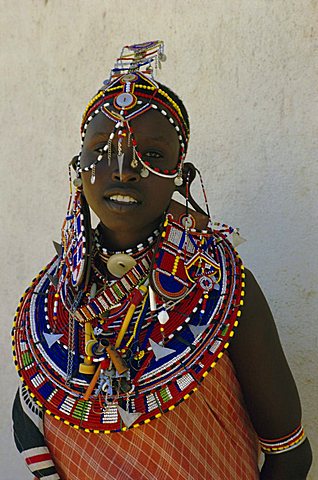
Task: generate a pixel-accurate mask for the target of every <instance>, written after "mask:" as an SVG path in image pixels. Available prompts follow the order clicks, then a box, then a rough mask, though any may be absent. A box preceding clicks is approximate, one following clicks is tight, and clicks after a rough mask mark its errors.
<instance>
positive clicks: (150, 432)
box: [45, 355, 259, 480]
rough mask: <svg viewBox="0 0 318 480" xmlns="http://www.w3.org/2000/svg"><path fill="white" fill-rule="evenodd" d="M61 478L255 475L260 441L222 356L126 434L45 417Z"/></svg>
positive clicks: (229, 479)
mask: <svg viewBox="0 0 318 480" xmlns="http://www.w3.org/2000/svg"><path fill="white" fill-rule="evenodd" d="M45 437H46V441H47V445H48V447H49V450H50V451H51V453H52V456H53V460H54V462H55V464H56V467H57V470H58V472H59V474H60V476H61V479H62V480H105V478H107V480H113V479H116V480H129V479H132V480H211V479H213V480H256V479H259V470H258V453H259V445H258V439H257V436H256V433H255V431H254V429H253V427H252V424H251V422H250V419H249V417H248V415H247V412H246V409H245V406H244V402H243V399H242V393H241V390H240V386H239V383H238V381H237V379H236V376H235V372H234V369H233V366H232V364H231V362H230V360H229V358H228V356H227V355H224V356H223V358H222V359H221V360H220V361H219V362H218V364H217V366H216V368H215V369H213V370H212V371H211V372H210V373H209V375H208V376H207V377H206V378H205V380H204V382H203V384H202V386H201V387H199V389H198V391H197V392H196V393H194V394H193V395H191V396H190V398H189V399H188V400H186V401H184V402H183V403H181V404H180V405H179V406H177V407H176V408H175V410H173V411H172V412H169V413H167V414H165V415H163V416H162V417H161V418H159V419H156V420H154V421H152V422H150V423H149V424H148V425H143V426H141V427H138V428H135V429H132V430H128V431H127V432H123V433H113V434H110V435H106V434H93V433H85V432H83V431H79V430H75V429H73V428H71V427H68V426H67V425H65V424H63V423H62V422H60V421H58V420H55V419H54V418H52V417H49V416H47V415H46V416H45Z"/></svg>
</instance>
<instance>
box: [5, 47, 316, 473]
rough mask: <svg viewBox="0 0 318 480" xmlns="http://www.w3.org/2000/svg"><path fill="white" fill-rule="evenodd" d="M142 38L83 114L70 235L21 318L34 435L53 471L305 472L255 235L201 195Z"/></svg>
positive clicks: (157, 54)
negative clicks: (255, 270) (259, 276)
mask: <svg viewBox="0 0 318 480" xmlns="http://www.w3.org/2000/svg"><path fill="white" fill-rule="evenodd" d="M125 48H126V49H127V51H128V53H126V50H125V49H124V51H123V52H122V54H121V57H120V58H119V59H118V61H117V63H116V65H115V68H114V69H113V70H112V72H111V76H110V79H109V80H108V81H106V82H104V86H103V87H102V88H101V90H100V91H99V92H98V93H97V95H96V96H95V97H94V98H93V99H92V100H91V102H90V103H89V105H88V107H87V109H86V110H85V112H84V116H83V121H82V148H81V152H80V154H79V156H78V157H75V158H74V159H73V161H72V162H71V166H72V167H73V169H74V170H75V179H74V181H73V183H74V186H75V188H76V191H75V193H74V195H72V193H71V196H70V202H69V207H68V211H67V215H66V219H65V222H64V225H63V228H62V245H57V246H56V247H57V256H56V257H55V258H54V259H53V260H52V262H51V263H50V264H49V265H48V266H47V268H46V269H44V270H43V271H42V272H40V274H39V275H38V276H37V278H36V279H35V280H34V281H33V282H32V284H31V286H30V288H29V289H28V290H27V292H26V293H25V295H24V296H23V297H22V299H21V302H20V304H19V308H18V311H17V314H16V319H15V323H14V328H13V337H14V348H15V362H16V365H17V370H18V371H19V375H20V378H21V380H22V387H21V388H20V391H19V393H18V394H17V397H16V400H15V404H14V410H13V418H14V431H15V440H16V444H17V447H18V449H19V450H20V451H21V453H23V455H24V457H25V459H26V462H27V464H28V466H29V468H30V470H31V471H32V472H33V473H34V475H36V478H46V479H50V480H55V479H59V478H61V479H65V480H71V479H81V480H85V479H96V480H97V479H103V478H105V477H106V476H107V478H114V479H129V478H130V479H170V478H174V479H199V478H200V479H211V478H213V479H215V480H224V479H242V480H243V479H244V480H246V479H247V480H249V479H251V480H252V479H256V478H261V479H263V480H264V479H277V480H278V479H279V480H283V479H288V480H293V479H295V480H296V479H297V480H300V479H305V478H306V474H307V472H308V470H309V467H310V463H311V451H310V446H309V443H308V440H307V439H306V437H305V434H304V431H303V429H302V427H301V411H300V403H299V397H298V393H297V389H296V386H295V383H294V381H293V378H292V376H291V373H290V370H289V368H288V365H287V362H286V359H285V357H284V354H283V352H282V348H281V345H280V342H279V339H278V335H277V331H276V328H275V325H274V322H273V319H272V316H271V313H270V310H269V308H268V305H267V303H266V300H265V299H264V296H263V295H262V293H261V290H260V288H259V286H258V285H257V282H256V280H255V279H254V278H253V276H252V274H251V273H250V272H249V271H247V270H244V267H243V265H242V262H241V260H240V258H239V257H238V255H237V253H236V251H235V250H234V248H233V246H232V244H231V241H232V242H233V243H234V244H236V245H237V244H238V243H239V241H240V239H239V235H238V232H237V231H236V230H235V229H233V228H231V227H228V226H226V225H224V224H223V225H220V224H213V223H212V222H211V219H210V217H209V211H208V206H207V204H206V212H204V211H203V210H202V209H201V208H200V207H199V206H198V205H197V203H196V202H195V200H194V199H193V198H192V196H191V193H190V186H191V182H192V181H193V179H194V178H195V176H196V173H197V172H198V171H197V170H196V169H195V167H194V166H193V165H191V164H188V163H185V156H186V152H187V145H188V140H189V120H188V115H187V112H186V109H185V107H184V105H183V103H182V102H181V100H180V99H179V98H178V97H177V96H176V95H175V94H174V93H173V92H171V90H169V89H168V88H167V87H164V86H163V85H161V84H159V83H158V82H156V81H155V80H154V78H153V67H154V66H160V64H161V62H162V61H164V60H165V56H164V53H163V43H162V42H147V43H144V44H139V45H132V46H129V47H125ZM198 175H199V177H200V179H201V176H200V174H199V172H198ZM70 184H72V183H71V172H70ZM201 184H202V179H201ZM202 188H203V184H202ZM175 190H178V191H179V192H180V193H181V194H182V195H183V196H184V197H185V205H184V206H183V205H181V204H179V203H177V202H175V201H173V200H172V195H173V193H174V191H175ZM203 192H204V188H203ZM205 198H206V197H205ZM88 205H89V206H90V208H91V209H92V210H93V211H94V212H95V214H96V215H97V216H98V218H99V220H100V223H99V225H98V227H97V228H96V229H95V230H92V229H91V226H90V220H89V207H88ZM230 240H231V241H230ZM241 318H242V321H241ZM238 325H239V328H237V327H238ZM172 410H173V411H172ZM259 446H260V447H261V448H262V450H263V451H264V453H265V462H264V465H263V467H262V469H261V473H259V469H258V457H259Z"/></svg>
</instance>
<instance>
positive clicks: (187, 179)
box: [176, 162, 206, 215]
mask: <svg viewBox="0 0 318 480" xmlns="http://www.w3.org/2000/svg"><path fill="white" fill-rule="evenodd" d="M196 174H197V169H196V168H195V166H194V165H193V163H190V162H186V163H184V164H183V169H182V178H183V183H182V185H180V186H178V187H177V188H176V191H177V192H179V193H180V195H182V196H183V197H184V198H185V199H187V200H188V201H189V203H190V205H191V206H192V207H193V208H194V210H196V211H197V212H199V213H202V214H203V215H206V212H205V211H204V210H203V209H202V208H201V207H200V206H199V205H198V204H197V202H196V201H195V200H194V198H193V197H192V195H191V192H190V187H191V184H192V182H193V180H194V179H195V177H196Z"/></svg>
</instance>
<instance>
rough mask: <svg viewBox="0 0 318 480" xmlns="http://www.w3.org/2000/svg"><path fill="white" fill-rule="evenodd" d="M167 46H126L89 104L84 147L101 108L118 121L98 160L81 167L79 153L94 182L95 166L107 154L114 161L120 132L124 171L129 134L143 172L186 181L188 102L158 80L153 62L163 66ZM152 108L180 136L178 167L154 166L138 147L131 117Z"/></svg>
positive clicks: (119, 149) (120, 162)
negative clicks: (123, 146) (183, 175)
mask: <svg viewBox="0 0 318 480" xmlns="http://www.w3.org/2000/svg"><path fill="white" fill-rule="evenodd" d="M163 50H164V45H163V42H162V41H153V42H146V43H141V44H136V45H130V46H126V47H124V48H123V50H122V52H121V56H120V57H119V58H118V59H117V61H116V63H115V66H114V68H113V69H112V70H111V73H110V78H109V79H108V80H105V81H104V84H103V87H102V88H101V89H100V90H99V92H98V93H97V95H96V96H95V97H93V99H92V100H91V101H90V102H89V104H88V106H87V107H86V109H85V112H84V115H83V119H82V124H81V134H82V144H81V147H83V144H84V139H85V135H86V131H87V128H88V125H89V124H90V122H91V121H92V119H93V118H94V117H95V116H96V115H97V114H99V113H100V112H101V113H103V114H104V115H105V116H106V117H107V118H109V119H110V120H112V121H113V122H114V123H115V126H114V129H113V131H112V132H111V134H110V136H109V139H108V141H107V143H106V144H105V145H104V147H103V148H102V151H101V152H100V154H99V155H98V156H97V158H96V160H94V162H92V163H91V164H90V165H87V166H82V167H81V166H80V158H81V153H80V154H79V158H78V162H77V173H78V174H80V173H82V172H88V171H92V176H91V182H92V183H94V182H95V167H96V165H97V164H98V163H99V162H100V161H102V160H103V159H104V158H105V155H106V154H107V158H108V162H109V163H110V161H111V148H112V143H113V140H114V138H115V136H117V139H118V142H117V160H118V167H119V172H120V175H121V172H122V167H123V160H124V154H123V153H122V141H123V138H124V137H127V146H128V147H131V148H132V151H133V160H132V162H131V166H132V168H137V166H138V164H139V163H140V164H141V166H142V171H141V176H143V177H146V176H148V175H149V172H151V173H153V174H155V175H158V176H161V177H166V178H174V179H175V183H176V185H181V184H182V173H181V171H182V165H183V162H184V158H185V155H186V151H187V145H188V141H189V125H188V121H187V119H186V118H185V115H184V114H183V113H182V109H184V106H183V104H182V102H181V100H180V99H178V97H177V96H176V95H175V94H173V93H172V92H170V90H168V89H165V87H164V86H163V85H161V84H158V83H157V82H156V81H155V80H154V76H153V72H154V68H153V66H154V67H155V70H156V69H157V68H161V62H163V61H165V60H166V56H165V54H164V53H163ZM126 52H127V53H126ZM152 109H153V110H157V111H158V112H160V113H161V114H162V115H163V116H164V117H166V118H167V120H168V121H169V122H170V124H171V125H172V126H173V127H174V128H175V130H176V133H177V136H178V140H179V145H180V149H179V158H178V163H177V165H176V167H175V168H174V169H172V170H161V169H160V168H157V167H152V166H151V163H150V162H149V161H146V160H144V159H143V158H142V156H141V154H140V153H139V151H138V145H137V142H136V140H135V137H134V132H133V129H132V127H131V124H130V121H131V120H132V119H133V118H136V117H138V116H139V115H141V114H143V113H145V112H147V111H149V110H152ZM184 110H185V109H184Z"/></svg>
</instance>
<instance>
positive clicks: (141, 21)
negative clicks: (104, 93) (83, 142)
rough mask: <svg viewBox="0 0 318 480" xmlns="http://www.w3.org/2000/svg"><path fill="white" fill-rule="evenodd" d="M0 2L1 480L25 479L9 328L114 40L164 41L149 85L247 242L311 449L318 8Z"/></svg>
mask: <svg viewBox="0 0 318 480" xmlns="http://www.w3.org/2000/svg"><path fill="white" fill-rule="evenodd" d="M0 6H1V12H0V27H1V28H0V40H1V75H0V81H1V88H0V97H1V113H2V121H1V147H0V148H1V177H0V178H1V208H0V216H1V237H0V241H1V254H2V259H1V274H2V275H1V301H0V305H1V309H2V312H1V362H2V365H1V367H2V368H1V412H2V418H1V423H0V428H1V436H0V439H1V459H0V466H1V470H0V471H1V473H0V477H1V479H3V480H24V479H27V478H31V477H29V475H28V473H27V471H26V470H25V467H24V466H23V462H22V460H21V459H20V458H19V457H18V455H17V453H16V450H15V447H14V446H13V441H12V437H11V420H10V409H11V404H12V398H13V396H14V392H15V390H16V386H17V383H18V380H17V376H16V373H15V370H14V367H13V366H12V362H11V346H10V327H11V321H12V317H13V314H14V311H15V308H16V305H17V302H18V299H19V297H20V295H21V293H22V292H23V291H24V289H25V288H26V287H27V285H28V283H29V282H30V280H31V279H32V278H33V277H34V275H35V274H36V273H37V272H38V271H39V270H40V269H41V267H42V266H43V265H44V264H46V263H47V262H48V261H49V260H50V258H51V257H52V256H53V254H54V251H53V247H52V244H51V240H52V239H55V240H58V239H59V236H60V227H61V224H62V220H63V216H64V214H65V210H66V203H67V192H68V184H67V164H68V162H69V161H70V159H71V158H72V156H73V155H74V154H76V153H78V150H79V144H80V142H79V125H80V120H81V115H82V112H83V110H84V108H85V106H86V103H87V102H88V100H89V99H90V98H91V97H92V96H93V95H94V94H95V92H96V90H97V88H98V87H99V86H100V85H101V82H102V81H103V80H104V79H105V78H106V77H108V73H109V70H110V68H111V67H112V65H113V62H114V59H115V57H116V56H117V55H118V54H119V52H120V50H121V47H122V46H123V45H124V44H129V43H135V42H140V41H146V40H153V39H163V40H164V41H165V43H166V54H167V62H166V63H165V64H164V65H163V69H162V71H161V72H159V76H158V79H160V80H161V81H162V82H163V83H166V84H167V85H169V86H170V87H172V88H173V89H174V90H176V92H177V93H178V94H179V95H180V96H181V97H182V98H183V99H184V102H185V104H186V106H187V108H188V110H189V114H190V120H191V127H192V133H191V142H190V151H189V156H188V160H190V161H193V162H195V163H196V164H197V165H198V166H199V167H200V168H201V170H202V173H203V175H204V179H205V182H206V187H207V191H208V197H209V203H210V209H211V212H212V213H213V216H214V218H215V219H220V220H222V221H224V222H226V223H228V224H231V225H235V226H239V227H240V231H241V234H242V235H243V236H244V237H245V238H247V239H248V241H247V243H245V244H244V245H242V246H241V247H240V249H239V250H240V254H241V256H242V257H243V260H244V261H245V263H246V264H247V265H248V266H249V267H250V268H251V269H252V270H253V272H254V274H255V275H256V277H257V279H258V280H259V282H260V284H261V285H262V288H263V290H264V292H265V294H266V296H267V298H268V301H269V303H270V305H271V307H272V310H273V313H274V316H275V318H276V321H277V326H278V329H279V332H280V336H281V340H282V343H283V345H284V349H285V352H286V355H287V357H288V360H289V363H290V366H291V368H292V370H293V373H294V376H295V378H296V381H297V384H298V387H299V391H300V395H301V398H302V404H303V412H304V424H305V427H306V430H307V433H308V435H309V436H310V439H311V443H312V445H313V447H314V449H315V447H316V446H317V443H318V438H317V431H318V429H317V417H318V415H317V400H318V395H317V364H318V358H317V326H316V325H317V323H316V318H317V307H318V305H317V303H318V302H317V280H318V279H317V202H316V197H317V178H318V177H317V173H318V172H317V143H315V142H316V138H317V114H318V108H317V93H316V85H317V64H318V62H317V54H318V33H317V24H318V6H317V1H316V0H311V1H310V0H302V1H299V0H267V1H265V0H263V1H262V0H250V1H249V0H202V1H198V0H195V1H189V0H157V1H156V2H153V1H146V0H134V1H133V2H129V1H128V0H127V1H124V0H116V1H115V2H114V1H109V0H90V1H88V0H82V1H80V0H68V1H62V0H46V1H44V0H33V1H32V0H10V1H6V0H0ZM264 388H266V385H264ZM309 478H310V479H311V480H314V479H316V478H318V469H317V464H316V466H314V467H313V468H312V471H311V475H310V477H309ZM238 480H241V479H238Z"/></svg>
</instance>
